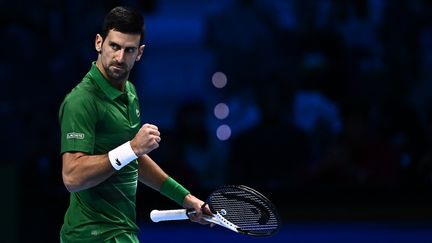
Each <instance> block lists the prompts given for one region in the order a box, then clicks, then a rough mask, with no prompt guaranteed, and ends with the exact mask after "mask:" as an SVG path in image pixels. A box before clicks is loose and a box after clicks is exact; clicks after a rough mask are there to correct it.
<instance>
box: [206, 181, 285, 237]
mask: <svg viewBox="0 0 432 243" xmlns="http://www.w3.org/2000/svg"><path fill="white" fill-rule="evenodd" d="M211 198H212V200H211V206H212V208H213V209H214V210H215V211H217V212H218V213H219V214H221V215H222V216H223V217H225V218H226V219H227V220H228V221H230V222H232V223H233V224H235V225H237V226H238V227H239V228H240V229H239V230H242V231H248V232H249V233H256V234H261V235H265V234H271V233H272V232H274V231H275V230H277V229H278V227H279V224H280V223H279V219H278V216H277V214H276V213H275V211H274V208H273V207H272V206H271V203H269V202H268V200H266V199H265V198H262V197H260V196H259V195H256V194H253V193H251V192H248V191H244V190H238V189H237V188H227V189H225V190H222V191H219V192H217V193H214V194H213V195H212V197H211Z"/></svg>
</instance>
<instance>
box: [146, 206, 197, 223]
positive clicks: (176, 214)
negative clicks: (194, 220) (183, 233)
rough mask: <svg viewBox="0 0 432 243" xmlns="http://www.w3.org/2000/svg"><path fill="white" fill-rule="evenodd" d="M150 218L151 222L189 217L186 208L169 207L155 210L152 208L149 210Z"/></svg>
mask: <svg viewBox="0 0 432 243" xmlns="http://www.w3.org/2000/svg"><path fill="white" fill-rule="evenodd" d="M150 219H151V220H152V221H153V222H159V221H168V220H184V219H189V217H188V212H187V210H186V209H171V210H157V209H154V210H152V211H151V212H150Z"/></svg>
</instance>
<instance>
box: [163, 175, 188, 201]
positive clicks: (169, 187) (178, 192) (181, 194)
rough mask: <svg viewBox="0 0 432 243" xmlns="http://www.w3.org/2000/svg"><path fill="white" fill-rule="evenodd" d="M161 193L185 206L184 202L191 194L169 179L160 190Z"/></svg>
mask: <svg viewBox="0 0 432 243" xmlns="http://www.w3.org/2000/svg"><path fill="white" fill-rule="evenodd" d="M160 193H161V194H163V195H164V196H166V197H168V198H170V199H171V200H173V201H174V202H176V203H177V204H179V205H181V206H183V201H184V199H185V197H186V196H187V195H189V194H190V192H189V191H188V190H187V189H186V188H184V187H183V186H182V185H180V184H179V183H178V182H177V181H175V180H174V179H173V178H171V177H168V178H167V179H166V180H165V181H164V182H163V184H162V186H161V188H160Z"/></svg>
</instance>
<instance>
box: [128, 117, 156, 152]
mask: <svg viewBox="0 0 432 243" xmlns="http://www.w3.org/2000/svg"><path fill="white" fill-rule="evenodd" d="M160 141H161V138H160V132H159V129H158V127H157V126H155V125H153V124H148V123H146V124H144V125H142V127H141V128H140V130H139V131H138V133H137V134H136V135H135V137H134V138H133V139H132V140H131V141H130V144H131V147H132V150H133V151H134V153H135V154H136V155H137V156H138V157H139V156H141V155H143V154H148V153H150V152H151V151H152V150H153V149H155V148H157V147H159V142H160Z"/></svg>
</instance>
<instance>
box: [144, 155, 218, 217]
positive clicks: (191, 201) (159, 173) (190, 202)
mask: <svg viewBox="0 0 432 243" xmlns="http://www.w3.org/2000/svg"><path fill="white" fill-rule="evenodd" d="M168 177H169V176H168V175H167V174H166V173H165V172H164V171H163V170H162V169H161V168H160V167H159V165H157V164H156V162H154V161H153V160H152V159H151V158H150V157H149V156H148V155H143V156H141V157H139V158H138V180H139V181H140V182H142V183H143V184H145V185H147V186H149V187H151V188H153V189H154V190H156V191H158V192H161V187H162V185H163V184H164V182H166V180H167V179H168ZM202 205H204V202H203V201H202V200H200V199H198V198H196V197H195V196H194V195H192V194H190V193H188V194H187V195H186V196H185V197H184V199H183V202H182V206H183V208H186V209H194V210H195V212H196V213H195V214H194V215H193V216H191V220H192V221H194V222H198V223H201V224H209V223H208V222H207V221H205V220H203V219H201V217H202V214H203V213H204V214H207V215H211V211H210V209H209V207H208V205H206V206H205V207H204V208H202Z"/></svg>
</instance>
